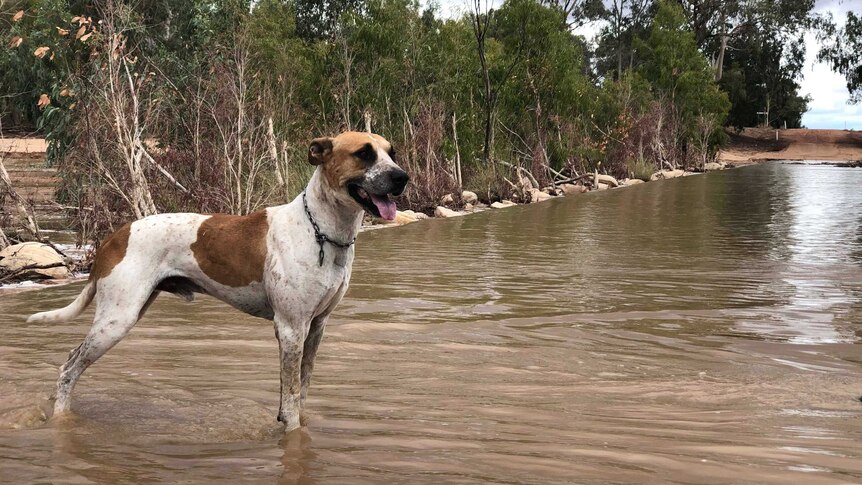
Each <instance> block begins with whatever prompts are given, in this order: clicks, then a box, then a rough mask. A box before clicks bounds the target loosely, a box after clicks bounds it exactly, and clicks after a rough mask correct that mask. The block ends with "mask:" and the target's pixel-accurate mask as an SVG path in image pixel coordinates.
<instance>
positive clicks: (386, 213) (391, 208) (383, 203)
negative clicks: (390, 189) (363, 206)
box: [371, 194, 396, 221]
mask: <svg viewBox="0 0 862 485" xmlns="http://www.w3.org/2000/svg"><path fill="white" fill-rule="evenodd" d="M371 201H372V202H374V205H376V206H377V210H378V211H380V217H382V218H384V219H386V220H387V221H393V220H395V210H396V208H395V202H392V201H391V200H389V196H386V195H384V196H383V197H380V196H379V195H374V194H371Z"/></svg>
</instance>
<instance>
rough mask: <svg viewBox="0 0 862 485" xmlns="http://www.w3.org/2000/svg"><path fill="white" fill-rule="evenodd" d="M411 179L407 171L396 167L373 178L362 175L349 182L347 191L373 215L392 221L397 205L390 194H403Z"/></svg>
mask: <svg viewBox="0 0 862 485" xmlns="http://www.w3.org/2000/svg"><path fill="white" fill-rule="evenodd" d="M409 181H410V176H409V175H407V172H405V171H404V170H401V169H400V168H397V167H396V168H392V169H390V170H387V171H385V172H382V173H378V174H377V175H376V176H375V177H373V178H368V177H362V178H359V179H355V180H352V181H350V182H348V184H347V192H348V193H349V194H350V196H351V197H353V200H355V201H356V202H357V203H358V204H359V205H361V206H362V208H363V209H365V210H366V211H368V212H369V213H370V214H371V215H373V216H375V217H380V218H382V219H386V220H388V221H391V220H394V219H395V213H396V212H397V207H396V206H395V202H394V201H393V200H392V199H390V197H389V196H390V195H392V196H396V197H397V196H399V195H401V194H403V193H404V190H405V189H406V188H407V183H408V182H409Z"/></svg>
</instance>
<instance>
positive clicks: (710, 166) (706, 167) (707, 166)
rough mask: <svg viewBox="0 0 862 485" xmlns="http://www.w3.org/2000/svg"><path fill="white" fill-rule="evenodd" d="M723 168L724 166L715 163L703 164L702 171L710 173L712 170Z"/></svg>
mask: <svg viewBox="0 0 862 485" xmlns="http://www.w3.org/2000/svg"><path fill="white" fill-rule="evenodd" d="M723 168H724V166H723V165H722V164H720V163H717V162H709V163H705V164H703V170H704V171H705V172H712V171H713V170H721V169H723Z"/></svg>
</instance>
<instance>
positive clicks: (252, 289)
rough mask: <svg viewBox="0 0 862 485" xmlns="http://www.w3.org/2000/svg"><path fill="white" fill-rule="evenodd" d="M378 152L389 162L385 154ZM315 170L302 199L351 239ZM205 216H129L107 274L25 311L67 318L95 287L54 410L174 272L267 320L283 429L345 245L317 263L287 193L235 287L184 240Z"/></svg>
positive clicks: (342, 287)
mask: <svg viewBox="0 0 862 485" xmlns="http://www.w3.org/2000/svg"><path fill="white" fill-rule="evenodd" d="M387 159H388V157H387ZM388 162H389V163H390V164H392V161H391V159H389V160H388ZM393 165H394V164H393ZM321 170H322V169H321V168H320V167H318V169H317V170H316V171H315V173H314V175H313V177H312V179H311V181H310V182H309V186H308V188H307V189H306V191H307V194H308V204H309V207H310V209H311V211H312V214H313V215H314V218H315V220H316V221H317V223H318V224H319V226H320V228H321V230H322V231H323V232H324V233H325V234H326V235H327V236H329V237H330V238H333V239H336V240H340V241H344V242H348V241H351V240H353V238H354V237H355V236H356V233H357V232H358V230H359V227H360V224H361V222H362V209H361V207H359V206H358V204H356V203H355V202H354V201H353V200H352V199H351V198H350V197H349V195H347V194H346V193H341V192H342V191H333V190H332V189H330V188H329V187H328V186H327V185H326V184H325V183H324V178H323V175H322V173H321ZM208 217H210V216H206V215H200V214H160V215H156V216H151V217H147V218H144V219H141V220H139V221H136V222H134V223H133V224H132V226H131V231H130V236H129V242H128V247H127V249H126V254H125V257H124V258H123V259H122V261H121V262H120V263H119V264H117V265H116V266H115V267H114V268H113V270H112V271H111V272H110V274H108V276H106V277H103V278H101V279H99V280H97V282H96V283H95V284H94V283H92V282H90V283H88V284H87V285H86V286H85V287H84V290H83V291H82V292H81V294H80V295H79V296H78V298H77V299H76V300H75V301H74V302H72V304H70V305H69V306H67V307H65V308H63V309H60V310H54V311H50V312H43V313H37V314H35V315H33V316H31V317H30V318H29V319H28V321H29V322H60V321H63V320H68V319H71V318H74V317H76V316H77V315H79V314H80V313H81V312H82V311H83V310H84V308H85V307H86V306H87V304H88V303H89V302H90V300H91V299H93V297H94V296H95V300H96V315H95V319H94V323H93V326H92V328H91V329H90V332H89V333H88V335H87V337H86V338H85V340H84V342H83V343H82V344H81V345H80V346H79V347H78V348H76V349H75V350H73V351H72V352H71V353H70V356H69V360H68V362H66V364H65V365H63V366H62V367H61V369H60V378H59V380H58V383H57V394H56V401H55V403H54V411H55V414H58V413H62V412H64V411H66V410H68V408H69V401H70V394H71V391H72V389H73V388H74V386H75V383H76V382H77V380H78V378H79V377H80V375H81V373H83V372H84V370H85V369H86V368H87V367H88V366H89V365H90V364H92V363H93V362H95V361H96V360H97V359H98V358H99V357H101V356H102V355H103V354H104V353H105V352H107V351H108V350H109V349H110V348H111V347H113V346H114V345H116V343H117V342H119V341H120V340H121V339H122V338H123V337H124V336H125V335H126V334H127V333H128V332H129V330H131V328H132V327H133V326H134V325H135V323H136V322H137V321H138V320H139V319H140V317H142V316H143V314H144V312H145V311H146V309H147V307H148V306H149V304H150V303H152V301H153V300H154V299H155V295H157V294H158V291H155V288H156V286H157V285H158V284H159V282H161V281H162V280H163V279H164V278H167V277H171V276H180V277H184V278H188V279H190V280H192V281H194V282H195V283H196V284H198V285H199V286H201V287H202V288H204V289H205V290H206V292H207V293H208V294H210V295H213V296H215V297H216V298H219V299H221V300H223V301H225V302H228V303H230V304H231V305H233V306H235V307H237V308H240V309H241V310H243V311H246V312H248V313H252V314H256V315H259V316H264V317H268V318H271V319H272V320H274V322H275V329H276V335H277V337H278V340H279V348H280V349H281V354H282V370H281V380H282V392H281V407H280V410H279V419H280V420H281V421H283V422H284V423H285V426H286V428H287V429H288V430H289V429H293V428H296V427H298V426H299V411H300V407H301V406H302V404H303V402H304V399H305V395H306V393H307V388H308V384H309V382H310V374H311V368H312V366H313V361H314V356H315V353H316V351H317V345H318V344H319V342H320V337H321V335H322V333H323V329H324V327H325V325H326V319H327V317H328V316H329V314H330V313H331V312H332V311H333V309H334V308H335V306H336V305H337V304H338V303H339V302H340V301H341V298H342V297H343V296H344V293H345V292H346V291H347V287H348V284H349V282H350V274H351V267H352V264H353V255H354V250H353V247H350V248H349V249H341V248H338V247H335V246H333V245H330V244H326V245H325V247H324V251H325V258H324V262H323V265H322V266H320V265H319V264H318V251H319V250H320V246H319V245H318V243H317V241H316V240H315V238H314V232H313V230H312V226H311V224H310V223H309V221H308V219H307V216H306V214H305V211H304V209H303V203H302V199H301V197H297V198H296V199H294V200H293V201H292V202H291V203H289V204H286V205H282V206H278V207H272V208H269V209H267V220H268V222H269V230H268V234H267V239H266V245H267V253H268V254H267V257H266V261H265V267H264V275H263V281H260V282H254V283H251V284H250V285H248V286H243V287H238V288H237V287H230V286H225V285H223V284H220V283H218V282H216V281H213V280H212V279H210V278H209V277H207V275H206V274H205V273H204V272H203V271H202V270H201V268H200V267H199V266H198V264H197V261H196V259H195V257H194V254H193V253H192V250H191V245H192V243H194V242H195V240H196V238H197V232H198V228H199V227H200V225H201V224H202V223H203V222H204V221H205V220H206V219H207V218H208ZM235 250H236V251H242V248H235ZM94 294H95V295H94Z"/></svg>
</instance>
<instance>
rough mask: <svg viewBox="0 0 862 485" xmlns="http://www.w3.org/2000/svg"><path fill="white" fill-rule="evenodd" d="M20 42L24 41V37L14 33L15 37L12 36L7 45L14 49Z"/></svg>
mask: <svg viewBox="0 0 862 485" xmlns="http://www.w3.org/2000/svg"><path fill="white" fill-rule="evenodd" d="M22 42H24V39H23V38H21V37H20V36H18V35H16V36H15V37H12V42H9V47H11V48H13V49H14V48H16V47H19V46H20V45H21V43H22Z"/></svg>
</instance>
